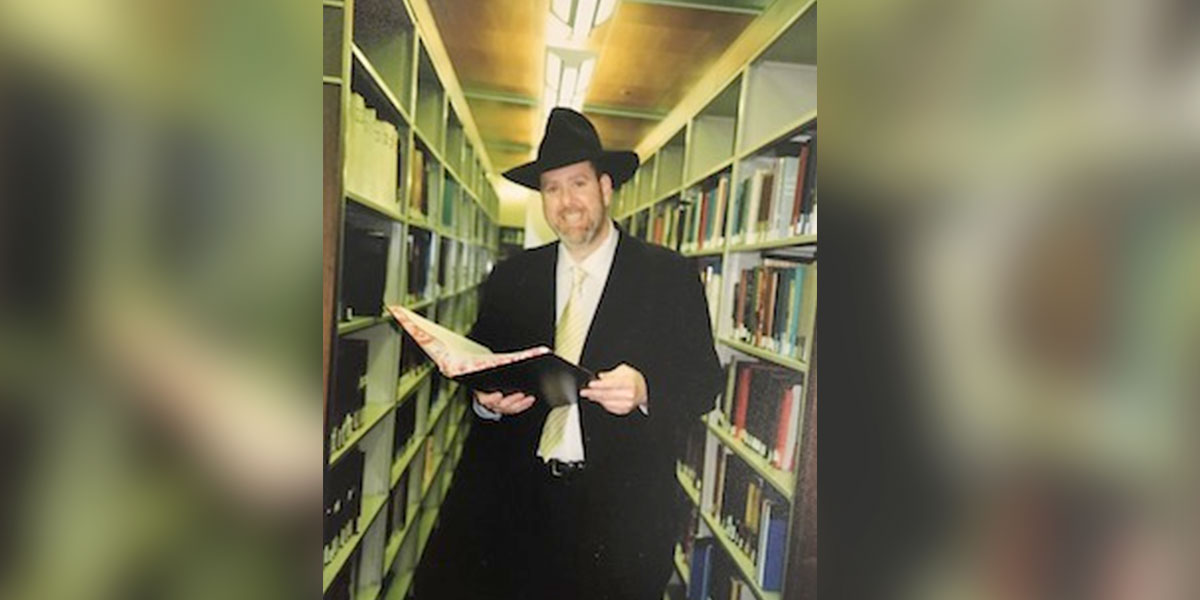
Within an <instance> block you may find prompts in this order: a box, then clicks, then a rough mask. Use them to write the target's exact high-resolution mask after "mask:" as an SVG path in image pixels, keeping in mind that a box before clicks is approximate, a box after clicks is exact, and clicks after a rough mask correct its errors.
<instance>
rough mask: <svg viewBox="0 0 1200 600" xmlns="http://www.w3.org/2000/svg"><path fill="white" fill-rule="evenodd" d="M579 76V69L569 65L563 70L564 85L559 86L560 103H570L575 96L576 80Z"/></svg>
mask: <svg viewBox="0 0 1200 600" xmlns="http://www.w3.org/2000/svg"><path fill="white" fill-rule="evenodd" d="M578 77H579V69H578V68H576V67H567V68H566V69H565V70H564V71H563V77H562V85H561V86H560V87H559V88H558V103H559V104H561V105H566V104H568V103H569V102H570V101H571V100H572V99H573V98H574V97H575V82H576V79H577V78H578Z"/></svg>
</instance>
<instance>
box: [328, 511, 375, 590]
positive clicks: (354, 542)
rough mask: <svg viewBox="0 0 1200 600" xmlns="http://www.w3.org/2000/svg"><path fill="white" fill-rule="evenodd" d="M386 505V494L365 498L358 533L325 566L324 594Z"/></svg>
mask: <svg viewBox="0 0 1200 600" xmlns="http://www.w3.org/2000/svg"><path fill="white" fill-rule="evenodd" d="M385 505H387V495H385V494H372V495H369V496H363V501H362V513H361V514H360V515H359V518H358V533H356V534H354V535H353V536H352V537H351V538H350V541H348V542H346V544H345V545H344V546H342V547H341V549H339V550H338V551H337V554H335V555H334V557H333V560H332V561H330V562H329V564H327V565H325V568H324V570H323V572H322V576H321V592H322V593H324V592H325V591H326V590H328V589H329V584H331V583H333V580H334V578H335V577H337V575H338V573H340V572H341V570H342V567H344V566H346V561H347V560H349V558H350V555H351V554H354V551H355V550H356V549H358V544H359V542H361V541H362V537H363V534H364V533H366V531H367V529H369V528H370V527H371V524H372V523H374V522H375V517H378V516H379V513H381V512H383V507H384V506H385Z"/></svg>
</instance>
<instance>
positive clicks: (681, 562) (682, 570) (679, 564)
mask: <svg viewBox="0 0 1200 600" xmlns="http://www.w3.org/2000/svg"><path fill="white" fill-rule="evenodd" d="M675 572H676V573H679V580H680V581H682V582H683V585H685V586H686V585H688V582H690V581H691V572H690V569H689V567H688V565H687V558H685V557H684V556H683V548H682V547H681V546H680V545H679V544H675Z"/></svg>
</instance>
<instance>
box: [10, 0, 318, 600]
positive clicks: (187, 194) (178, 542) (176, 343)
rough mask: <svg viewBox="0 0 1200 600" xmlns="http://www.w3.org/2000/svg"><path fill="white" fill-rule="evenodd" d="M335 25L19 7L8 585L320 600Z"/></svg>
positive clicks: (313, 14)
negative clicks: (323, 272) (328, 126)
mask: <svg viewBox="0 0 1200 600" xmlns="http://www.w3.org/2000/svg"><path fill="white" fill-rule="evenodd" d="M320 39H321V36H320V13H319V11H318V9H317V7H316V5H315V4H313V5H311V6H309V7H307V8H306V7H305V6H304V5H302V4H301V3H297V2H290V1H289V2H284V1H276V0H266V1H259V2H240V1H230V0H217V1H215V2H132V3H130V2H111V1H104V0H98V1H71V0H67V1H65V2H58V1H54V2H41V1H25V0H16V1H9V0H6V1H4V2H0V131H2V133H0V135H2V140H3V141H2V142H0V146H3V150H0V152H2V154H3V159H2V160H0V170H2V171H0V172H2V175H0V186H2V188H0V189H2V190H3V191H2V192H0V354H2V358H0V364H2V365H3V366H2V367H0V429H2V430H3V431H2V432H0V440H2V441H0V444H2V445H3V452H2V455H3V456H0V463H2V464H3V466H2V467H0V478H2V482H3V483H2V485H3V490H4V492H3V494H2V495H3V500H0V545H2V547H3V549H2V551H0V552H2V553H3V556H2V560H0V597H3V598H30V599H57V598H63V599H66V598H197V599H199V598H207V599H212V598H300V597H312V596H314V595H315V594H314V593H313V590H315V589H317V585H318V580H319V577H320V568H319V565H320V550H319V548H320V546H321V544H320V539H319V536H320V521H319V519H318V513H319V503H320V499H319V493H320V479H321V468H320V465H321V462H322V461H321V446H320V443H321V442H320V440H321V437H322V436H321V433H320V432H321V394H320V385H321V384H320V370H319V369H318V368H317V366H318V365H319V363H320V356H321V352H320V337H319V331H320V325H319V323H320V319H319V311H320V306H321V304H320V300H319V291H320V268H319V264H320V252H321V246H320V238H321V236H320V231H321V222H320V219H321V216H320V215H321V209H320V188H321V181H320V177H321V175H320V166H319V165H320V152H321V150H320V125H319V115H320V111H321V105H320V96H319V95H318V90H319V88H318V86H317V75H319V68H320V66H319V65H320V56H321V55H320V43H321V42H320Z"/></svg>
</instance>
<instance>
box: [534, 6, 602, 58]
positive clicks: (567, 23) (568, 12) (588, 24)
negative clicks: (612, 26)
mask: <svg viewBox="0 0 1200 600" xmlns="http://www.w3.org/2000/svg"><path fill="white" fill-rule="evenodd" d="M616 5H617V0H551V2H550V14H549V15H548V18H547V19H546V44H547V45H549V46H560V47H569V48H583V47H584V46H585V45H586V44H587V40H588V36H589V35H590V34H591V32H592V29H594V28H596V27H599V26H600V25H602V24H603V23H604V22H605V21H607V20H608V19H609V18H610V17H612V14H613V11H614V10H615V9H616Z"/></svg>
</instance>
